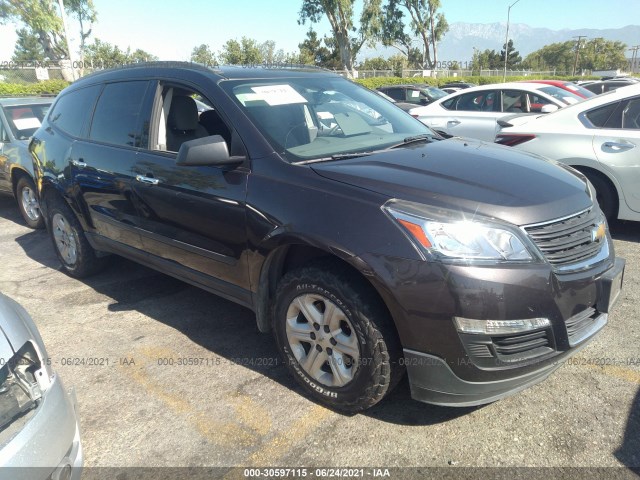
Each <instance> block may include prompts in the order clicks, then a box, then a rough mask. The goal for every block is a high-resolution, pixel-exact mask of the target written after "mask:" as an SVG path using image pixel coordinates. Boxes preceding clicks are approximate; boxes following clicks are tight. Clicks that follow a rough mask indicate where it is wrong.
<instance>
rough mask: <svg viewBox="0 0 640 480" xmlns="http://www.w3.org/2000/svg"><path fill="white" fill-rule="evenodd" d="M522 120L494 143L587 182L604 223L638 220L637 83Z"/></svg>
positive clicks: (639, 109) (639, 127) (639, 147)
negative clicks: (559, 165)
mask: <svg viewBox="0 0 640 480" xmlns="http://www.w3.org/2000/svg"><path fill="white" fill-rule="evenodd" d="M523 120H525V119H523V118H522V117H518V118H517V121H518V125H514V126H509V127H505V128H503V129H502V131H501V132H500V133H499V134H498V136H497V137H496V142H497V143H500V144H503V145H507V146H512V147H515V148H518V149H520V150H525V151H527V152H531V153H535V154H538V155H541V156H543V157H546V158H549V159H552V160H556V161H559V162H562V163H565V164H567V165H570V166H572V167H573V168H575V169H576V170H579V171H580V172H582V173H583V174H584V175H585V176H586V177H587V178H588V179H589V180H590V181H591V183H592V184H593V186H594V187H595V189H596V192H597V197H598V202H599V203H600V208H601V209H602V211H603V212H604V214H605V215H606V216H607V218H609V219H612V218H616V217H617V218H619V219H622V220H635V221H640V168H638V165H639V164H640V84H638V85H631V86H628V87H621V88H619V89H617V90H614V91H611V92H608V93H603V94H602V95H598V96H597V97H592V98H589V99H587V100H584V101H583V102H580V103H579V104H577V105H572V106H570V107H566V108H563V109H562V110H559V111H557V112H555V113H552V114H550V115H540V116H537V117H533V116H532V117H530V118H529V119H527V121H525V122H524V123H522V122H523ZM514 123H515V122H514Z"/></svg>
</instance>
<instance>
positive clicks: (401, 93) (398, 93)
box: [383, 88, 405, 102]
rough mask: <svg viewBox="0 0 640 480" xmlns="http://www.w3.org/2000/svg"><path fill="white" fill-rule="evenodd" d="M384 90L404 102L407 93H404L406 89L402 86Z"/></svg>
mask: <svg viewBox="0 0 640 480" xmlns="http://www.w3.org/2000/svg"><path fill="white" fill-rule="evenodd" d="M383 92H384V93H386V94H387V95H389V96H390V97H391V98H393V99H394V100H396V101H398V102H404V100H405V97H404V95H405V93H404V89H402V88H389V89H386V90H383Z"/></svg>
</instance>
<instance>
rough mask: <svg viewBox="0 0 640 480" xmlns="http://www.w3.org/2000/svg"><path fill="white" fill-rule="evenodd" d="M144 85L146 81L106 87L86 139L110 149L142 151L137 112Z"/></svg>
mask: <svg viewBox="0 0 640 480" xmlns="http://www.w3.org/2000/svg"><path fill="white" fill-rule="evenodd" d="M147 85H148V82H146V81H137V82H121V83H110V84H107V85H106V86H105V87H104V90H103V91H102V95H100V99H99V100H98V105H97V106H96V112H95V114H94V115H93V123H92V124H91V132H90V134H89V138H90V139H91V140H97V141H99V142H105V143H111V144H114V145H124V146H128V147H143V148H144V147H146V145H142V134H141V125H140V110H141V108H142V104H143V102H144V99H145V93H146V91H147Z"/></svg>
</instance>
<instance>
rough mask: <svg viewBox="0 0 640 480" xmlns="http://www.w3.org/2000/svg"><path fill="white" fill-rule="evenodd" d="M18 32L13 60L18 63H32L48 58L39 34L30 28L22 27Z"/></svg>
mask: <svg viewBox="0 0 640 480" xmlns="http://www.w3.org/2000/svg"><path fill="white" fill-rule="evenodd" d="M16 33H17V34H18V40H17V41H16V46H15V49H14V51H13V57H11V60H12V61H14V62H16V63H32V62H44V61H45V60H46V59H45V56H44V50H43V48H42V45H40V42H38V36H37V35H34V34H33V33H32V32H31V30H29V29H28V28H21V29H19V30H18V31H17V32H16Z"/></svg>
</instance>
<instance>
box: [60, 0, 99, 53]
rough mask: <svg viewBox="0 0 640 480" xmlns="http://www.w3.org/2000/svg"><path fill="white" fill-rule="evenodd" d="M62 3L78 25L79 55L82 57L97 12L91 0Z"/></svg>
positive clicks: (71, 0)
mask: <svg viewBox="0 0 640 480" xmlns="http://www.w3.org/2000/svg"><path fill="white" fill-rule="evenodd" d="M64 5H65V8H67V9H68V10H69V12H70V13H71V15H72V16H74V17H75V18H76V19H77V20H78V23H79V25H80V55H81V56H82V59H84V50H85V47H86V43H87V39H88V38H89V37H90V36H91V31H92V30H93V24H94V23H95V22H96V20H97V19H98V12H97V11H96V9H95V7H94V5H93V0H65V2H64Z"/></svg>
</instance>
